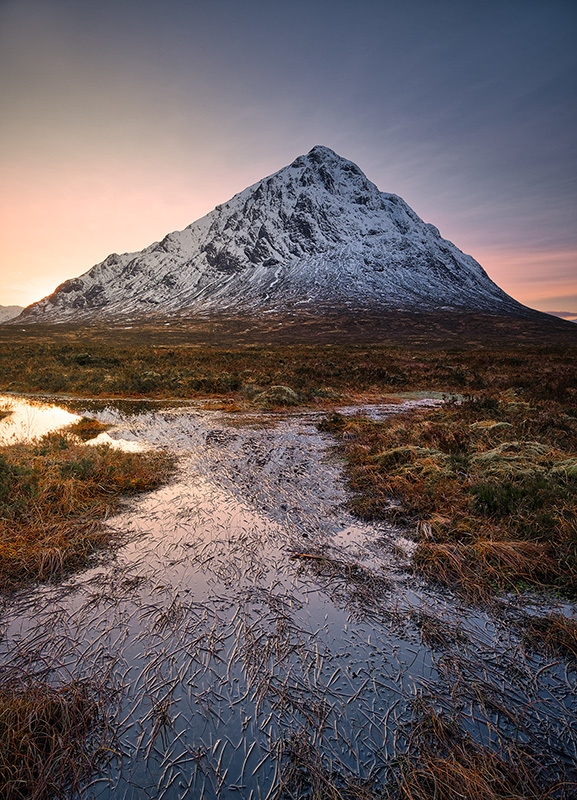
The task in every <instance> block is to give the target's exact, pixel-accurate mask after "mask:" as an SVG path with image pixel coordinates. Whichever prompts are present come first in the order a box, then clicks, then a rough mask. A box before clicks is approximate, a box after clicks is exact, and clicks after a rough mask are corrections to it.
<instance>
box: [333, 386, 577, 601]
mask: <svg viewBox="0 0 577 800" xmlns="http://www.w3.org/2000/svg"><path fill="white" fill-rule="evenodd" d="M321 428H323V429H325V430H329V431H332V432H334V433H335V434H336V435H337V436H338V437H339V439H340V442H341V445H340V448H341V452H342V453H343V454H344V455H345V458H346V461H347V470H348V476H349V484H350V487H351V489H352V490H353V492H354V497H353V499H352V501H351V508H352V510H353V511H354V512H355V513H357V514H358V515H359V516H361V517H364V518H368V519H380V518H388V519H392V520H394V521H396V522H398V523H402V524H406V525H409V526H411V527H412V529H413V530H414V532H415V534H416V536H417V538H418V542H419V544H418V548H417V551H416V553H415V557H414V566H415V568H416V569H417V571H418V572H420V573H422V574H424V575H427V576H428V577H430V578H431V579H433V580H435V581H437V582H439V583H441V584H444V585H448V586H452V587H453V588H455V589H457V590H458V591H459V592H461V593H462V594H464V595H465V596H467V597H468V598H469V599H472V600H475V601H478V600H479V601H487V600H489V598H491V596H492V595H493V594H494V592H495V590H502V589H506V590H509V591H518V590H523V589H526V588H527V587H539V588H547V589H554V590H559V591H561V592H563V593H564V594H566V595H569V596H571V597H575V596H576V594H577V414H576V413H575V410H574V407H573V406H563V405H561V404H559V403H556V402H555V401H548V402H533V403H528V402H527V401H526V400H523V399H522V398H521V397H519V396H518V394H517V393H515V392H512V391H510V390H509V391H507V392H503V393H501V394H500V395H493V394H489V395H487V394H481V393H478V394H477V395H475V396H471V397H470V398H469V399H468V400H465V401H462V402H451V403H449V404H447V405H444V406H443V407H441V408H438V409H428V410H424V411H419V412H415V413H410V414H405V415H402V416H400V417H399V416H397V417H392V418H390V419H389V420H386V421H384V422H373V421H371V420H369V419H366V418H363V417H352V418H345V417H340V416H339V415H333V416H332V417H328V418H327V419H326V420H325V421H324V422H323V423H322V424H321Z"/></svg>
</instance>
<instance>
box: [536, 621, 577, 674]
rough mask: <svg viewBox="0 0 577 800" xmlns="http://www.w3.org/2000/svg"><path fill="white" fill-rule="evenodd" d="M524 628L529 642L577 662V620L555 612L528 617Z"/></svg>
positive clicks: (554, 654) (552, 653)
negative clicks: (543, 615)
mask: <svg viewBox="0 0 577 800" xmlns="http://www.w3.org/2000/svg"><path fill="white" fill-rule="evenodd" d="M522 628H523V635H524V639H525V641H526V642H527V643H528V644H530V645H532V646H534V647H537V648H538V649H540V650H545V651H546V652H548V653H550V654H551V655H553V656H557V655H558V656H561V657H562V658H567V659H569V660H570V661H575V662H577V620H575V619H568V618H567V617H564V616H563V615H562V614H558V613H555V612H553V613H551V614H549V615H548V616H546V617H526V618H525V620H524V622H523V624H522Z"/></svg>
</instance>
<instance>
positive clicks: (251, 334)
mask: <svg viewBox="0 0 577 800" xmlns="http://www.w3.org/2000/svg"><path fill="white" fill-rule="evenodd" d="M542 316H543V317H545V315H542ZM539 319H540V318H538V319H537V321H535V320H532V319H515V318H498V317H497V318H494V317H490V316H485V317H483V316H482V315H481V316H479V315H477V316H475V315H458V314H454V315H451V314H449V315H419V316H417V317H415V316H414V315H413V316H412V317H411V316H410V315H402V314H399V315H396V316H394V315H392V316H391V315H389V316H385V317H383V316H382V315H381V316H380V317H377V318H371V317H359V318H358V319H355V318H353V319H349V318H347V317H337V318H334V319H332V318H330V317H321V318H315V317H310V318H309V317H306V318H304V319H303V318H300V317H299V318H295V319H294V320H292V322H291V320H290V319H288V320H287V319H286V318H284V320H283V321H279V320H276V321H272V320H269V321H268V322H267V323H266V324H265V322H263V321H258V322H256V321H255V320H235V321H234V325H233V323H232V322H231V321H230V320H228V321H224V320H219V319H215V318H210V319H204V318H203V319H197V320H174V319H173V320H171V321H170V322H168V323H166V325H162V326H161V325H158V324H156V325H154V324H151V323H149V324H147V325H140V326H137V325H120V324H118V323H116V324H114V325H113V324H111V325H110V326H104V325H101V326H100V327H98V326H92V327H80V326H71V325H53V326H28V327H27V328H26V329H24V330H23V329H22V328H21V327H20V326H17V325H11V326H10V325H2V326H0V391H12V392H37V393H42V392H44V393H47V392H48V393H63V394H72V395H76V396H80V397H118V398H122V397H131V398H157V399H162V398H164V399H167V398H179V399H190V398H198V397H217V398H219V399H220V401H221V402H223V403H225V404H227V405H228V406H229V407H230V409H231V410H234V409H237V408H245V407H247V406H249V407H250V406H252V405H254V404H255V403H256V404H257V405H258V404H260V405H261V406H266V407H269V408H270V407H274V406H275V405H279V406H282V405H283V404H284V405H304V406H310V405H317V406H320V407H323V406H325V407H326V406H330V405H331V404H334V403H335V402H337V401H340V400H341V399H351V400H353V401H359V400H361V401H362V400H363V399H365V400H366V399H373V400H378V399H379V398H382V397H383V395H386V394H388V393H391V392H399V391H412V390H436V391H441V392H460V393H462V394H464V393H467V392H478V391H499V390H500V391H505V390H506V389H509V388H513V389H515V390H517V391H520V392H521V393H522V394H523V396H524V398H523V399H530V398H536V399H547V398H549V397H550V396H551V393H553V394H554V395H555V399H556V401H558V402H573V403H574V402H575V398H576V394H575V392H576V391H577V390H576V375H575V363H576V362H577V325H572V324H571V323H568V322H563V321H559V320H556V319H554V318H553V317H548V318H547V321H546V322H544V323H543V322H540V321H539ZM243 326H248V327H246V328H243ZM267 326H268V327H267ZM331 326H332V327H331ZM325 328H326V330H325ZM333 328H334V329H333ZM317 329H320V330H321V331H324V333H323V335H322V336H321V335H320V333H318V330H317ZM315 331H317V333H315ZM317 334H318V335H317ZM279 385H280V386H283V387H287V388H288V389H290V392H289V393H286V392H285V394H284V395H281V396H275V394H274V392H273V395H272V397H271V396H267V392H270V390H271V387H275V386H279Z"/></svg>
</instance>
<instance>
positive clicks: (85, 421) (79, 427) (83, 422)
mask: <svg viewBox="0 0 577 800" xmlns="http://www.w3.org/2000/svg"><path fill="white" fill-rule="evenodd" d="M110 427H111V426H110V425H106V424H105V423H104V422H99V421H98V420H97V419H92V417H82V419H79V420H78V422H74V423H73V424H72V425H69V426H68V427H67V428H66V431H67V432H68V433H71V434H72V435H73V436H78V438H79V439H81V440H82V441H83V442H88V441H90V439H95V438H96V437H97V436H98V435H99V434H100V433H104V431H107V430H108V429H109V428H110Z"/></svg>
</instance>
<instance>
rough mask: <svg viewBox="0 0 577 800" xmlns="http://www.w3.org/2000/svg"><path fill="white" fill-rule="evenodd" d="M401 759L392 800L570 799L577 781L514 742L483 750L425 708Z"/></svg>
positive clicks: (443, 719) (448, 722)
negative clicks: (550, 768)
mask: <svg viewBox="0 0 577 800" xmlns="http://www.w3.org/2000/svg"><path fill="white" fill-rule="evenodd" d="M419 716H420V718H419V719H418V721H415V722H414V723H413V726H412V731H411V736H410V739H409V743H408V747H407V751H406V753H405V754H404V755H403V756H401V758H400V759H399V764H398V771H397V776H396V779H395V780H394V781H393V785H392V786H391V788H390V791H389V794H388V796H389V799H390V800H455V798H457V797H459V798H465V799H466V800H546V798H554V797H556V798H567V799H568V798H570V797H573V796H574V795H573V791H574V790H575V789H576V788H577V786H576V784H575V783H574V782H571V783H570V782H569V781H565V780H564V779H560V778H559V777H558V776H552V775H549V774H547V773H546V771H545V769H544V768H543V767H542V765H541V762H540V759H539V757H538V756H537V755H536V754H534V753H531V752H529V751H527V750H525V749H523V748H521V747H520V746H518V745H516V744H512V743H508V744H504V743H501V746H500V747H499V749H497V750H492V749H489V748H488V747H483V746H481V745H480V744H478V743H477V742H475V741H474V739H473V738H472V737H471V736H470V735H469V734H468V733H466V732H464V731H462V730H461V729H460V728H459V727H458V726H457V725H456V724H455V723H453V722H452V721H451V720H448V719H446V718H445V717H444V716H443V715H442V714H439V713H437V712H436V711H435V709H433V708H427V709H421V710H420V714H419Z"/></svg>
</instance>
